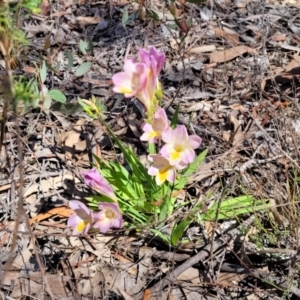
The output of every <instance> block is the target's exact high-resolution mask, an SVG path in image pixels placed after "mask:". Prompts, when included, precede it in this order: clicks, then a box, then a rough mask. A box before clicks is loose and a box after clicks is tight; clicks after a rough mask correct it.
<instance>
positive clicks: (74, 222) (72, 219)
mask: <svg viewBox="0 0 300 300" xmlns="http://www.w3.org/2000/svg"><path fill="white" fill-rule="evenodd" d="M80 220H81V219H80V218H79V217H78V216H77V215H76V214H73V215H71V216H70V217H69V219H68V222H67V226H68V227H75V226H77V224H78V222H80Z"/></svg>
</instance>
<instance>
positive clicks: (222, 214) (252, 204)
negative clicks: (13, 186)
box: [201, 195, 272, 221]
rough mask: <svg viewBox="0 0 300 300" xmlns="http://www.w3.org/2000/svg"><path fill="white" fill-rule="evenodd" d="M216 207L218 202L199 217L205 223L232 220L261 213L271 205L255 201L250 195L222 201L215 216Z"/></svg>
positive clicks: (258, 200)
mask: <svg viewBox="0 0 300 300" xmlns="http://www.w3.org/2000/svg"><path fill="white" fill-rule="evenodd" d="M218 205H219V204H218V202H216V203H214V205H213V206H212V207H211V208H209V209H208V210H207V211H206V212H205V213H203V214H202V215H201V217H202V219H203V220H206V221H215V220H224V219H232V218H236V217H238V216H239V215H244V214H247V213H253V212H256V211H261V210H264V209H266V208H268V207H271V206H272V204H268V203H266V200H260V199H255V198H254V197H253V196H251V195H245V196H239V197H236V198H232V199H227V200H224V201H222V202H221V204H220V207H219V213H218V214H217V210H218Z"/></svg>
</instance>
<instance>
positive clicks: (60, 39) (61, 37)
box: [54, 27, 66, 44]
mask: <svg viewBox="0 0 300 300" xmlns="http://www.w3.org/2000/svg"><path fill="white" fill-rule="evenodd" d="M65 41H66V34H65V32H64V30H63V29H62V28H61V27H58V29H57V32H56V35H55V37H54V43H55V44H63V43H64V42H65Z"/></svg>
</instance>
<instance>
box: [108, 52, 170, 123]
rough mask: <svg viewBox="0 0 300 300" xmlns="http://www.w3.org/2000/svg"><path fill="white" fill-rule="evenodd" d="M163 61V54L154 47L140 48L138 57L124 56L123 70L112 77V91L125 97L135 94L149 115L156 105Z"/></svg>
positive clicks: (149, 115)
mask: <svg viewBox="0 0 300 300" xmlns="http://www.w3.org/2000/svg"><path fill="white" fill-rule="evenodd" d="M164 62H165V54H164V53H161V52H158V51H157V50H156V49H155V48H154V47H152V48H151V49H150V50H149V51H146V50H144V49H140V50H139V57H138V59H135V58H133V57H128V58H126V60H125V62H124V71H123V72H119V73H117V74H115V75H114V76H113V77H112V81H113V83H114V85H115V87H114V89H113V90H114V92H116V93H121V94H124V96H125V97H126V98H130V97H133V96H135V97H136V98H137V99H138V100H139V101H140V102H141V103H142V104H143V105H144V107H145V109H146V112H147V115H148V117H151V116H152V115H153V112H154V111H155V108H156V105H157V98H156V94H157V92H158V91H159V90H160V83H159V80H158V76H159V73H160V71H161V70H162V67H163V64H164Z"/></svg>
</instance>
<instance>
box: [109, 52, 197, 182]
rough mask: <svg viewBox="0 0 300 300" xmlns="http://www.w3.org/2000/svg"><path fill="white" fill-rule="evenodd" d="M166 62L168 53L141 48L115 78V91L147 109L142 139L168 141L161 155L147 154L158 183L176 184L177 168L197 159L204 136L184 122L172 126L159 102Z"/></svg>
mask: <svg viewBox="0 0 300 300" xmlns="http://www.w3.org/2000/svg"><path fill="white" fill-rule="evenodd" d="M164 61H165V55H164V54H163V53H160V52H159V51H157V50H156V49H155V48H154V47H152V48H151V49H150V50H149V51H146V50H144V49H140V50H139V58H138V59H134V58H132V57H129V58H127V59H126V60H125V63H124V72H120V73H117V74H115V75H114V76H113V77H112V80H113V83H114V85H115V87H114V91H115V92H117V93H122V94H124V95H125V97H128V98H129V97H133V96H135V97H137V98H138V99H139V100H140V101H141V102H142V103H143V104H144V106H145V108H146V110H147V113H148V119H147V121H146V123H144V125H143V126H142V130H143V132H144V133H143V134H142V136H141V140H142V141H148V142H150V143H155V142H157V141H159V140H162V141H163V142H164V143H165V144H164V146H163V147H162V148H161V150H160V152H159V154H156V155H149V156H148V158H149V160H150V161H151V162H152V163H153V164H152V166H151V167H150V168H149V170H148V173H149V174H150V175H153V176H155V180H156V183H157V184H158V185H161V184H163V183H164V182H165V181H166V180H167V181H169V182H171V183H174V182H175V179H176V173H177V170H182V169H184V168H185V167H186V166H187V165H188V164H189V163H191V162H192V161H193V160H194V159H195V151H194V149H196V148H198V147H199V146H200V144H201V138H200V137H198V136H196V135H190V136H189V135H188V132H187V129H186V127H185V126H184V125H179V126H177V127H176V128H175V129H172V128H171V127H170V122H169V120H168V117H167V115H166V112H165V110H164V109H162V108H160V107H158V105H157V101H156V95H157V94H158V92H159V91H160V90H161V88H160V83H159V79H158V76H159V73H160V71H161V69H162V67H163V64H164Z"/></svg>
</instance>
